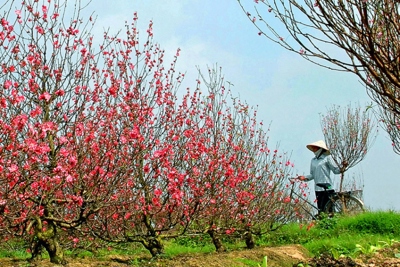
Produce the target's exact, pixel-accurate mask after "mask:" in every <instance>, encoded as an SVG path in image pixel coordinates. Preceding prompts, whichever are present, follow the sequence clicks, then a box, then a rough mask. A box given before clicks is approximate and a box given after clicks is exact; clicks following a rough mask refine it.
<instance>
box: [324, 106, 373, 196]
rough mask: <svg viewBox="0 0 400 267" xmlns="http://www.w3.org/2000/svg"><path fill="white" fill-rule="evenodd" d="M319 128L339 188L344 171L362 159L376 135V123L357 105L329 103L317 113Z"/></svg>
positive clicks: (368, 113) (341, 184)
mask: <svg viewBox="0 0 400 267" xmlns="http://www.w3.org/2000/svg"><path fill="white" fill-rule="evenodd" d="M321 127H322V131H323V134H324V137H325V142H326V144H327V146H328V147H329V148H330V151H331V155H332V158H333V160H334V161H335V162H336V164H337V165H338V166H341V170H340V186H339V190H340V191H342V189H343V180H344V179H343V178H344V173H345V171H347V170H348V169H350V168H351V167H354V166H355V165H356V164H358V163H359V162H360V161H362V160H363V159H364V158H365V156H366V155H367V152H368V150H369V148H370V147H371V145H372V144H373V141H374V140H375V137H376V133H377V131H376V129H377V128H376V123H375V121H374V120H373V116H372V113H371V112H369V111H368V110H363V109H362V108H361V107H360V106H356V107H352V106H351V104H349V105H348V106H347V107H343V108H341V107H340V106H336V105H334V106H332V107H331V108H328V110H327V113H326V114H325V115H321Z"/></svg>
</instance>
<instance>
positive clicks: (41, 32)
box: [36, 26, 44, 35]
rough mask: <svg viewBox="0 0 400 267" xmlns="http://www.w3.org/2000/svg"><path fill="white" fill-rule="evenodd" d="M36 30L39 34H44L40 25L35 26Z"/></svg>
mask: <svg viewBox="0 0 400 267" xmlns="http://www.w3.org/2000/svg"><path fill="white" fill-rule="evenodd" d="M36 30H37V32H38V33H39V34H41V35H43V34H44V30H43V28H42V27H40V26H36Z"/></svg>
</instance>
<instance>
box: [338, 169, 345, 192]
mask: <svg viewBox="0 0 400 267" xmlns="http://www.w3.org/2000/svg"><path fill="white" fill-rule="evenodd" d="M343 179H344V172H341V173H340V185H339V192H342V190H343Z"/></svg>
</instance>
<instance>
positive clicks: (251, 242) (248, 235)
mask: <svg viewBox="0 0 400 267" xmlns="http://www.w3.org/2000/svg"><path fill="white" fill-rule="evenodd" d="M244 240H245V242H246V247H247V248H248V249H253V248H254V247H255V246H256V243H255V242H254V237H253V234H252V233H251V231H250V229H247V231H246V233H245V234H244Z"/></svg>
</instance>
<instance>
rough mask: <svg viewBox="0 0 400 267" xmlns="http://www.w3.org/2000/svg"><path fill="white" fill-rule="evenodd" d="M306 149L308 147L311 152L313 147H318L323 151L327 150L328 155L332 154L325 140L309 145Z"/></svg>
mask: <svg viewBox="0 0 400 267" xmlns="http://www.w3.org/2000/svg"><path fill="white" fill-rule="evenodd" d="M306 147H307V148H308V149H309V150H311V148H312V147H318V148H322V149H324V150H326V153H327V154H330V153H331V152H330V151H329V149H328V147H327V146H326V144H325V142H324V141H323V140H319V141H317V142H314V143H311V144H308V145H307V146H306ZM311 151H312V150H311Z"/></svg>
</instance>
